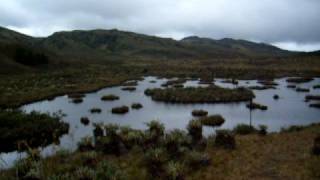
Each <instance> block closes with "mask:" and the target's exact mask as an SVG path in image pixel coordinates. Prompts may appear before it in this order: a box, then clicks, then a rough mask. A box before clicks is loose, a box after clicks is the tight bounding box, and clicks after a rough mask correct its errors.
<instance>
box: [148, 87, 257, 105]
mask: <svg viewBox="0 0 320 180" xmlns="http://www.w3.org/2000/svg"><path fill="white" fill-rule="evenodd" d="M145 94H146V95H148V96H151V98H152V100H155V101H164V102H170V103H223V102H240V101H249V100H250V99H252V98H253V97H254V94H253V92H252V91H250V90H248V89H245V88H237V89H228V88H222V87H218V86H210V87H197V88H196V87H187V88H167V89H160V88H156V89H147V90H146V91H145Z"/></svg>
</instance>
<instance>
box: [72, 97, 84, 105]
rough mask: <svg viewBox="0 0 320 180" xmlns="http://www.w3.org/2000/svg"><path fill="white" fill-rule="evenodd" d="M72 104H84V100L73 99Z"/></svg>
mask: <svg viewBox="0 0 320 180" xmlns="http://www.w3.org/2000/svg"><path fill="white" fill-rule="evenodd" d="M72 102H73V103H74V104H80V103H82V102H83V99H82V98H74V99H72Z"/></svg>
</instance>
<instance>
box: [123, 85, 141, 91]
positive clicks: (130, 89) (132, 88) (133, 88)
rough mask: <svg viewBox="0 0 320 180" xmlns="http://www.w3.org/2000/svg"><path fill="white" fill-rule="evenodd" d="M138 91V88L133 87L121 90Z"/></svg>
mask: <svg viewBox="0 0 320 180" xmlns="http://www.w3.org/2000/svg"><path fill="white" fill-rule="evenodd" d="M136 89H137V88H136V87H132V86H128V87H124V88H121V90H123V91H135V90H136Z"/></svg>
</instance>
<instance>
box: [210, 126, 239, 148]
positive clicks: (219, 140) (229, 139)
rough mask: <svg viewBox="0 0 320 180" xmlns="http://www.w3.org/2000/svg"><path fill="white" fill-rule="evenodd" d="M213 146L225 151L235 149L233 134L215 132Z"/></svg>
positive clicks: (223, 131)
mask: <svg viewBox="0 0 320 180" xmlns="http://www.w3.org/2000/svg"><path fill="white" fill-rule="evenodd" d="M214 145H215V146H217V147H223V148H226V149H235V148H236V140H235V138H234V134H233V133H232V132H231V131H229V130H217V131H216V137H215V141H214Z"/></svg>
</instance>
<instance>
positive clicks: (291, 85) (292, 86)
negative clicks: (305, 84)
mask: <svg viewBox="0 0 320 180" xmlns="http://www.w3.org/2000/svg"><path fill="white" fill-rule="evenodd" d="M296 87H297V86H296V85H293V84H290V85H287V88H290V89H295V88H296Z"/></svg>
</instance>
